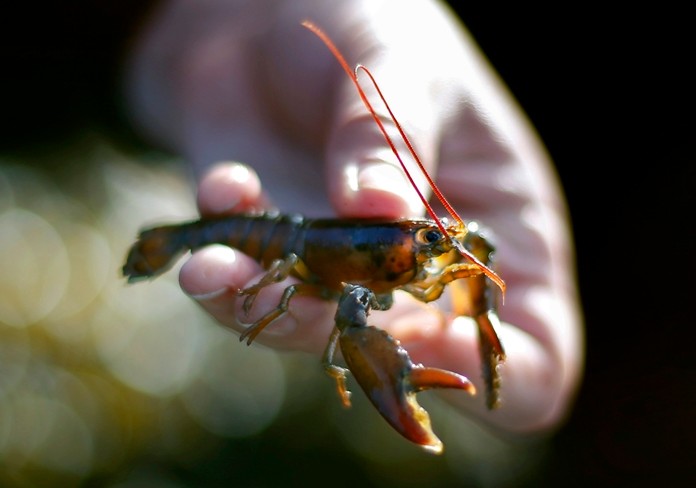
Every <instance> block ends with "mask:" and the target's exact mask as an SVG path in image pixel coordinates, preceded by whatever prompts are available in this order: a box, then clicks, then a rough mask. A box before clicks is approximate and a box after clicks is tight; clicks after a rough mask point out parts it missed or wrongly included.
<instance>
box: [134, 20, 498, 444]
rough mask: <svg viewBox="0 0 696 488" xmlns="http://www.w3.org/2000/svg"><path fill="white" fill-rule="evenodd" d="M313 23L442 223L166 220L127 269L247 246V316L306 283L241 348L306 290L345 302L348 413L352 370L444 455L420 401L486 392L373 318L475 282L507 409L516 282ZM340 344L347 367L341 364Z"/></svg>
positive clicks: (472, 288) (488, 363)
mask: <svg viewBox="0 0 696 488" xmlns="http://www.w3.org/2000/svg"><path fill="white" fill-rule="evenodd" d="M303 25H304V26H305V27H306V28H308V29H309V30H311V31H312V32H313V33H314V34H316V35H317V36H318V37H319V38H320V39H321V40H322V41H323V42H324V44H325V45H326V46H327V47H328V49H329V50H330V51H331V53H332V54H333V55H334V57H335V58H336V59H337V60H338V62H339V63H340V64H341V66H342V68H343V70H344V71H345V72H346V73H347V74H348V76H350V77H351V79H352V81H353V83H354V84H355V86H356V88H357V91H358V94H359V95H360V97H361V98H362V100H363V102H364V104H365V106H366V108H367V109H368V111H369V112H370V114H371V115H372V117H373V119H374V120H375V122H376V124H377V126H378V127H379V129H380V131H381V133H382V135H383V136H384V138H385V141H386V142H387V144H388V145H389V146H390V147H391V149H392V151H393V152H394V154H395V156H396V158H397V159H398V160H399V162H400V163H401V166H402V168H403V170H404V172H405V174H406V175H407V177H408V179H409V180H410V181H411V183H412V185H413V187H414V189H415V191H416V192H417V193H418V195H419V197H420V199H421V201H422V202H423V204H424V206H425V208H426V210H427V211H428V213H429V214H430V216H431V217H432V219H425V218H418V219H400V220H387V219H379V218H370V219H356V218H353V219H345V218H344V219H309V218H305V217H303V216H300V215H285V214H280V213H274V212H263V213H247V214H237V215H231V216H226V217H220V218H206V219H200V220H195V221H190V222H184V223H178V224H170V225H160V226H155V227H152V228H148V229H145V230H142V231H141V233H140V235H139V237H138V239H137V241H136V242H135V243H134V244H133V245H132V247H131V248H130V250H129V252H128V255H127V258H126V262H125V264H124V266H123V269H122V271H123V274H124V276H125V277H127V279H128V282H129V283H132V282H135V281H139V280H142V279H148V278H153V277H155V276H157V275H159V274H161V273H163V272H165V271H167V270H168V269H169V268H170V267H171V266H172V265H173V264H174V263H175V261H176V260H177V259H178V258H179V257H180V256H181V255H182V254H183V253H185V252H187V251H195V250H197V249H200V248H202V247H204V246H207V245H210V244H224V245H228V246H231V247H234V248H237V249H239V250H241V251H242V252H244V253H246V254H248V255H250V256H251V257H253V258H254V259H257V260H258V261H259V262H260V263H261V264H262V265H263V266H264V267H265V269H266V270H267V272H266V274H265V275H264V276H263V277H262V278H261V279H260V280H259V281H258V282H257V283H255V284H253V285H251V286H249V287H247V288H245V289H242V290H239V291H238V296H240V297H243V300H244V301H243V310H244V312H245V313H247V314H248V313H249V312H250V310H251V308H252V306H253V303H254V300H255V298H256V296H257V295H258V293H259V292H260V291H261V290H262V289H264V288H265V287H267V286H269V285H271V284H273V283H278V282H280V281H282V280H284V279H285V278H287V277H289V276H293V277H295V278H298V279H299V283H296V284H291V285H289V286H288V287H286V288H285V290H284V292H283V294H282V297H281V299H280V301H279V303H278V305H277V306H276V308H274V309H272V310H270V311H268V312H267V313H265V314H264V315H263V316H262V317H261V318H259V319H258V320H256V321H255V322H254V323H252V324H250V325H249V326H248V327H247V328H246V329H245V330H244V331H243V332H242V333H241V334H240V341H246V342H247V344H248V345H249V344H251V343H252V342H253V341H254V339H255V338H256V337H257V336H258V335H259V334H260V333H261V332H262V331H263V330H264V328H265V327H267V326H268V325H269V324H271V323H273V321H274V320H276V319H277V318H279V317H280V316H282V315H283V314H284V313H286V312H287V311H288V309H289V306H290V302H291V300H292V298H293V297H295V296H297V295H309V296H315V297H320V298H322V299H326V300H335V301H336V302H337V303H338V305H337V309H336V314H335V326H334V328H333V330H332V332H331V335H330V337H329V340H328V345H327V347H326V349H325V352H324V354H323V357H322V364H323V367H324V370H325V371H326V373H327V374H328V375H329V376H330V377H331V378H333V379H334V381H335V383H336V389H337V391H338V394H339V397H340V399H341V401H342V403H343V404H344V405H345V406H346V407H349V406H350V404H351V403H350V391H349V390H348V388H347V385H346V382H347V375H348V373H351V374H352V375H353V376H354V377H355V379H356V381H357V382H358V384H359V385H360V387H361V388H362V390H363V391H364V392H365V394H366V396H367V397H368V398H369V400H370V401H371V403H372V404H373V405H374V406H375V408H376V409H377V410H378V412H379V413H380V414H381V415H382V416H383V417H384V418H385V420H386V421H387V422H388V423H389V424H390V425H391V426H392V427H393V428H394V429H395V430H396V431H397V432H399V433H400V434H401V435H402V436H404V437H405V438H406V439H408V440H410V441H411V442H413V443H415V444H417V445H419V446H422V447H423V448H424V449H426V450H427V451H429V452H432V453H441V452H442V451H443V444H442V442H441V441H440V439H439V438H438V437H437V436H436V435H435V433H434V432H433V430H432V426H431V422H430V417H429V415H428V412H427V411H426V410H425V409H423V408H422V407H421V406H420V405H419V404H418V402H417V399H416V394H417V393H418V392H420V391H422V390H425V389H430V388H451V389H459V390H464V391H465V392H467V393H469V394H471V395H474V394H476V388H475V387H474V384H473V383H472V382H471V381H470V380H469V379H468V378H466V377H464V376H463V375H460V374H458V373H455V372H452V371H447V370H443V369H438V368H432V367H426V366H423V365H421V364H415V363H414V362H413V361H412V360H411V358H410V356H409V354H408V352H407V351H406V350H405V349H404V348H403V347H402V346H401V344H400V342H399V341H398V340H397V339H395V338H394V337H392V336H391V335H389V334H388V333H387V332H385V331H384V330H381V329H378V328H376V327H374V326H370V325H369V324H368V323H367V317H368V315H369V314H370V312H371V311H372V310H386V309H388V308H390V307H391V305H392V303H393V292H394V291H396V290H403V291H406V292H408V293H409V294H411V295H412V296H414V297H415V298H417V299H418V300H421V301H423V302H432V301H434V300H437V299H438V298H440V296H441V295H442V293H443V292H444V290H445V288H446V287H447V286H448V285H449V284H451V283H453V282H456V283H458V284H459V283H464V284H465V286H464V287H461V286H460V287H457V288H456V289H455V296H456V298H457V300H455V312H456V313H458V314H461V315H468V316H470V317H472V318H473V319H474V320H475V322H476V324H477V328H478V333H479V350H480V356H481V363H482V375H483V379H484V384H485V387H486V391H487V396H486V404H487V406H488V408H489V409H494V408H497V407H498V406H499V405H500V373H499V371H498V369H499V366H500V365H501V364H502V363H503V362H504V360H505V352H504V350H503V346H502V344H501V342H500V340H499V338H498V335H497V333H496V328H497V327H498V325H499V321H498V317H497V313H496V303H497V299H496V295H497V294H496V293H495V291H496V289H495V286H497V287H498V288H500V290H501V291H502V292H503V295H504V292H505V283H504V281H503V280H502V279H501V278H500V277H499V276H498V275H497V274H496V273H495V271H493V269H492V267H491V266H492V255H493V253H494V248H493V246H492V245H491V244H490V243H489V241H488V240H487V239H486V238H485V237H484V236H483V234H482V232H481V231H480V230H479V227H478V224H477V223H476V222H469V223H468V224H465V223H464V221H463V220H462V219H461V218H460V217H459V216H458V215H457V213H456V211H455V210H454V209H453V208H452V207H451V205H450V204H449V203H448V202H447V200H446V199H445V197H444V196H443V195H442V194H441V193H440V191H439V189H438V188H437V186H436V185H435V183H434V182H433V181H432V179H431V178H430V176H429V175H428V173H427V171H426V170H425V167H424V166H423V164H422V162H421V161H420V159H419V157H418V155H417V153H416V152H415V150H414V149H413V146H412V145H411V143H410V141H409V140H408V137H407V136H406V134H405V132H404V131H403V129H402V128H401V125H400V124H399V122H398V120H397V119H396V117H395V116H394V114H393V113H392V111H391V108H390V107H389V105H388V103H387V101H386V99H385V97H384V96H383V94H382V92H381V91H380V89H379V86H378V85H377V82H376V81H375V79H374V78H373V76H372V74H371V73H370V71H369V70H368V69H367V68H366V67H364V66H362V65H357V66H356V68H355V70H354V71H352V70H351V69H350V67H349V66H348V64H347V62H346V60H345V59H344V57H343V55H342V54H341V53H340V51H339V50H338V48H337V47H336V46H335V45H334V44H333V42H332V41H331V39H330V38H329V37H328V36H327V35H326V34H325V33H324V32H323V31H321V30H320V29H319V28H318V27H316V26H315V25H314V24H312V23H311V22H309V21H305V22H303ZM360 71H362V72H364V73H366V74H367V76H368V77H369V79H370V80H371V82H372V84H373V86H374V87H375V89H376V92H377V94H378V95H379V97H380V99H381V100H382V102H383V104H384V106H385V108H386V109H387V111H388V112H389V114H390V117H391V119H392V121H393V123H394V125H395V127H396V128H397V130H398V131H399V133H400V135H401V137H402V138H403V140H404V142H405V144H406V147H407V148H408V150H409V152H410V153H411V155H412V156H413V159H414V160H415V162H416V163H417V165H418V167H419V168H420V170H421V171H422V172H423V174H424V175H425V177H426V179H427V180H428V182H429V184H430V186H431V188H432V189H433V193H434V194H435V195H436V196H437V198H438V199H439V200H440V202H441V203H442V205H443V206H444V207H445V209H446V210H447V211H448V212H449V214H450V215H451V217H452V218H453V221H450V220H449V219H446V218H443V219H440V218H438V216H437V215H436V213H435V211H434V210H433V208H432V207H431V206H430V204H429V203H428V201H427V199H426V198H425V197H424V196H423V194H422V193H421V192H420V190H419V189H418V188H417V186H416V185H415V183H414V181H413V179H412V177H411V175H410V173H409V172H408V169H407V167H406V165H405V163H404V162H403V160H402V158H401V156H400V154H399V152H398V151H397V149H396V146H395V144H394V143H393V141H392V139H391V137H390V136H389V135H388V133H387V131H386V129H385V127H384V125H383V123H382V121H381V120H380V118H379V117H378V115H377V112H376V111H375V109H374V108H373V106H372V104H371V102H370V101H369V100H368V98H367V96H366V95H365V92H364V91H363V89H362V87H361V85H360V82H359V80H358V76H357V75H358V72H360ZM494 285H495V286H494ZM337 349H340V352H341V355H342V357H343V360H344V362H345V364H346V366H347V368H344V367H341V366H338V364H336V362H335V356H336V351H337Z"/></svg>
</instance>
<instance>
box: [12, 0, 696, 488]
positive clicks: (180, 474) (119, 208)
mask: <svg viewBox="0 0 696 488" xmlns="http://www.w3.org/2000/svg"><path fill="white" fill-rule="evenodd" d="M44 3H45V4H44ZM455 3H457V5H454V4H455ZM479 3H480V2H479ZM155 4H156V2H141V1H135V0H127V1H119V2H116V1H113V2H109V1H104V2H88V1H86V0H78V1H68V2H62V3H60V4H55V3H53V2H43V3H42V2H38V3H34V4H32V5H30V6H27V5H26V4H24V6H18V8H19V9H20V10H18V11H16V12H15V13H13V14H6V15H5V19H6V24H8V25H7V26H6V28H4V29H3V30H2V32H1V33H0V35H1V36H2V38H1V41H2V42H0V61H1V62H2V75H1V76H0V100H2V104H1V105H0V107H1V108H2V112H1V114H2V118H3V120H4V123H3V129H2V131H0V486H3V487H4V486H7V487H33V486H66V487H71V486H75V487H77V486H86V487H91V486H94V487H96V486H100V487H101V486H106V487H119V488H126V487H128V488H130V487H141V486H148V487H166V488H169V487H172V488H177V487H189V486H203V487H212V486H254V487H264V486H307V485H310V484H317V483H326V484H331V485H332V486H336V487H343V486H346V487H348V486H351V487H352V486H356V485H359V486H380V487H389V486H402V487H403V486H470V487H517V486H520V487H526V486H530V487H531V486H542V487H543V486H558V485H561V484H562V485H563V486H578V487H581V486H582V487H585V486H588V485H590V484H591V483H592V484H594V485H595V486H603V485H609V486H654V485H656V484H660V483H661V484H666V485H667V486H693V483H694V482H696V476H695V475H694V472H693V469H692V468H689V464H690V462H691V458H692V457H693V453H694V452H696V442H695V441H694V439H695V438H696V420H695V416H694V412H696V386H694V385H696V368H695V367H694V362H693V360H691V355H692V351H691V348H692V347H693V340H692V338H693V332H692V330H693V328H694V325H696V321H695V319H694V316H693V302H691V301H690V300H693V297H694V292H695V291H696V290H695V287H694V280H693V279H691V277H692V276H693V273H694V272H695V271H696V266H695V264H696V263H695V260H694V250H695V249H696V247H695V246H694V244H695V242H694V217H693V212H694V209H696V205H695V204H694V203H695V202H694V192H695V190H696V185H695V183H696V158H695V157H694V156H695V151H694V143H693V129H694V126H693V120H692V119H693V115H692V113H690V112H689V111H688V110H689V109H690V108H691V106H689V105H688V103H687V101H688V100H690V98H691V97H690V96H688V95H690V93H689V92H690V91H691V90H692V89H693V86H694V85H693V80H692V79H690V76H691V75H689V74H687V70H686V66H687V65H688V64H690V63H689V62H687V61H690V60H692V57H693V56H692V53H691V51H692V50H693V36H692V34H689V35H687V32H689V31H688V30H687V29H688V28H689V26H687V25H686V24H687V22H686V21H685V20H684V19H686V18H688V17H687V16H686V15H685V14H684V13H682V12H676V11H669V10H668V9H667V8H665V9H663V11H662V12H658V13H656V12H640V11H634V12H630V13H627V12H620V13H611V12H607V11H606V9H599V8H596V9H595V8H591V7H590V6H587V5H585V6H584V7H583V9H582V10H580V9H575V10H573V9H572V8H570V7H568V8H564V9H563V10H564V11H565V13H561V12H560V11H555V10H546V9H545V10H533V9H526V10H521V11H519V12H510V11H507V12H501V8H500V6H498V5H479V4H476V5H466V6H465V7H463V6H461V7H460V6H458V2H452V5H453V6H454V8H455V9H457V11H458V13H459V14H460V16H461V18H462V19H463V21H464V23H465V24H466V25H467V27H468V28H469V29H470V30H471V32H472V33H473V35H474V37H475V38H476V39H477V40H478V42H479V44H480V45H481V47H482V49H483V51H484V52H485V54H486V55H487V56H488V57H489V59H490V60H491V62H492V64H493V65H494V66H495V68H496V69H497V70H498V72H499V73H500V74H501V76H502V78H503V79H504V80H505V82H506V83H507V84H508V86H509V87H510V89H511V91H512V92H513V94H514V95H515V96H516V97H517V99H518V100H519V102H520V103H521V105H522V106H523V107H524V109H525V110H526V111H527V113H528V115H529V116H530V118H531V119H532V121H533V122H534V124H535V125H536V127H537V129H538V131H539V132H540V134H541V136H542V138H543V140H544V141H545V143H546V145H547V147H548V149H549V152H550V153H551V155H552V157H553V158H554V160H555V162H556V164H557V168H558V172H559V175H560V177H561V180H562V182H563V185H564V187H565V190H566V192H567V197H568V201H569V204H570V209H571V214H572V218H573V223H574V232H575V238H576V245H577V253H578V256H577V259H578V270H579V280H580V286H581V293H582V299H583V306H584V310H585V314H586V323H587V365H586V372H585V379H584V381H583V384H582V388H581V390H580V393H579V397H578V400H577V403H576V405H575V408H574V410H573V412H572V414H571V415H570V417H569V418H568V420H567V422H565V423H564V424H563V425H562V426H561V427H560V429H559V430H558V431H557V432H555V433H554V434H553V435H552V436H550V437H549V438H546V439H537V440H519V441H510V440H502V439H498V438H496V437H494V436H492V435H491V434H489V433H487V432H486V431H484V430H482V429H480V428H479V427H478V426H477V425H476V424H473V423H468V422H466V421H462V420H461V419H460V418H456V419H455V418H452V417H450V415H451V413H449V412H448V411H447V409H445V408H443V406H442V405H440V404H439V403H438V402H437V399H436V398H435V397H434V396H431V397H428V396H427V395H424V398H423V399H422V403H423V404H424V405H425V406H426V408H427V409H428V410H429V411H430V413H431V416H432V418H433V422H434V423H435V430H436V431H437V432H438V434H441V436H442V439H443V441H444V442H445V445H446V446H447V449H446V452H445V454H444V455H443V456H439V457H435V456H430V455H425V454H423V453H422V452H421V451H420V450H419V449H418V448H415V447H413V446H411V445H407V443H405V442H404V441H402V439H401V438H397V437H398V436H397V435H396V434H395V433H393V432H392V431H391V430H390V429H389V428H388V427H387V426H386V424H384V422H383V421H382V419H381V418H378V417H377V416H376V415H375V413H374V412H373V411H372V410H371V408H370V407H369V406H368V405H366V404H365V400H364V398H363V396H362V395H361V394H356V395H354V403H355V404H354V407H353V409H352V410H351V411H348V412H346V411H345V410H344V409H343V408H342V407H341V405H340V404H339V402H338V401H337V398H336V396H335V391H334V389H333V387H332V386H331V385H330V384H329V381H328V380H327V379H326V377H325V375H324V373H323V371H322V370H321V367H320V365H319V361H318V358H316V357H309V356H306V355H302V354H290V353H275V352H272V351H269V350H267V349H264V348H262V347H250V348H246V347H242V345H240V344H239V342H238V340H237V338H236V336H234V335H233V334H230V333H228V332H226V331H224V330H222V329H221V328H219V327H218V326H217V325H216V324H215V323H213V322H212V321H211V320H210V319H208V318H207V317H206V316H205V315H204V314H203V313H202V312H200V311H199V310H198V309H197V308H196V307H195V306H194V304H192V303H191V302H190V301H189V300H188V299H186V298H185V297H184V296H183V294H182V293H181V291H180V290H179V288H178V284H177V281H176V279H177V273H176V272H172V273H169V274H167V275H165V276H163V277H161V278H159V279H158V280H157V281H156V282H154V283H152V284H140V285H138V286H137V287H127V286H125V283H124V281H123V280H122V279H121V278H120V276H119V269H120V266H121V265H122V260H123V258H124V254H125V251H126V249H127V248H128V246H129V244H130V243H131V242H132V240H133V238H134V236H135V235H136V233H137V230H138V229H139V228H140V227H142V226H143V225H144V224H145V223H151V222H155V221H157V220H158V219H160V218H161V217H162V216H163V215H166V216H168V217H176V216H180V217H181V218H190V217H191V216H193V215H195V206H194V195H193V185H192V184H191V181H190V179H189V175H188V174H187V171H186V166H185V164H184V162H183V161H181V160H179V159H178V158H177V157H176V156H175V155H171V154H166V153H163V152H161V151H160V150H158V149H157V148H154V147H151V146H149V145H148V144H147V142H146V141H144V140H142V139H140V138H139V136H138V135H137V134H135V133H133V132H132V131H131V128H130V124H129V121H128V119H127V117H126V115H125V111H124V107H123V99H122V95H121V93H120V86H119V80H120V72H119V69H120V61H121V56H122V55H123V53H124V52H125V50H126V49H127V46H128V42H129V40H130V39H131V37H132V34H133V33H134V32H135V31H136V29H137V27H138V24H139V22H140V21H141V20H142V19H143V18H144V15H145V14H146V13H147V11H148V9H149V8H151V6H152V5H155ZM503 14H504V15H503ZM687 53H691V54H689V55H687ZM689 303H692V305H689Z"/></svg>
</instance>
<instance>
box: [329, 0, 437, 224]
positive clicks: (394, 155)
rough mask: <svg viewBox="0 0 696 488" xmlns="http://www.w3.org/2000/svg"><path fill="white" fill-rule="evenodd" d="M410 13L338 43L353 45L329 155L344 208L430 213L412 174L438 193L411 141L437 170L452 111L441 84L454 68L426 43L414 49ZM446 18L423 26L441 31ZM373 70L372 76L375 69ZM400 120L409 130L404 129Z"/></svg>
mask: <svg viewBox="0 0 696 488" xmlns="http://www.w3.org/2000/svg"><path fill="white" fill-rule="evenodd" d="M418 12H419V9H418V8H415V9H405V11H404V15H406V17H409V16H411V15H413V16H414V18H411V19H409V20H412V21H414V20H415V15H416V14H417V13H418ZM403 20H404V18H403V17H401V18H400V19H399V20H398V21H392V20H385V26H383V29H384V31H382V30H381V29H380V31H379V32H373V33H372V34H373V35H372V36H370V35H362V36H361V37H356V38H353V39H350V38H349V39H342V43H341V44H340V45H338V48H339V49H342V48H343V49H344V50H345V58H346V63H347V64H348V66H347V67H346V66H345V65H343V68H344V70H343V71H342V72H341V71H340V70H337V73H336V80H334V81H333V82H332V83H333V84H335V85H337V86H338V87H339V89H338V90H336V92H335V96H334V99H333V111H332V114H333V120H332V122H331V126H330V130H329V134H328V143H327V156H326V159H327V162H328V183H329V188H330V190H331V198H332V203H333V205H334V206H335V208H336V209H337V211H338V213H339V214H341V215H350V216H356V217H369V216H383V217H403V216H408V215H410V216H413V215H418V214H422V213H423V207H424V205H423V203H422V201H421V199H420V197H419V195H418V193H417V191H416V190H415V189H414V188H413V184H412V183H411V181H410V179H412V180H413V181H414V182H415V185H416V186H417V187H418V189H419V190H420V191H421V192H422V193H423V195H424V196H426V197H427V196H428V195H429V193H430V188H429V187H428V186H427V184H426V178H425V176H424V175H423V173H422V171H421V170H420V169H419V168H418V166H417V165H415V164H414V162H413V158H412V156H413V155H412V154H411V152H410V151H409V147H408V146H409V145H410V146H411V147H412V148H413V149H415V153H416V154H417V155H419V158H420V160H421V161H422V162H423V164H424V165H425V167H426V168H427V170H428V171H429V172H434V171H435V168H436V159H437V158H436V157H437V146H438V141H439V137H440V135H439V133H440V128H441V123H442V120H443V116H444V114H445V111H444V110H443V104H442V103H441V102H442V99H441V93H442V90H439V91H438V87H439V85H441V84H443V83H442V82H443V81H445V79H444V78H445V77H446V76H447V75H448V73H447V71H443V70H442V69H440V68H441V66H442V63H439V65H438V64H436V65H433V63H432V62H431V60H430V58H432V56H430V57H428V55H427V53H425V52H424V51H423V50H422V49H413V48H414V47H415V46H414V45H413V36H412V35H410V34H409V23H408V22H403ZM440 20H441V18H440V17H435V18H434V19H433V21H431V22H428V23H427V25H425V26H423V28H424V29H426V30H427V31H428V32H430V30H433V31H434V32H433V33H434V34H436V31H437V29H438V28H439V26H440ZM392 22H393V25H386V24H390V23H392ZM381 27H382V26H381ZM358 31H360V30H358ZM360 32H361V34H365V33H364V31H360ZM426 35H427V34H426ZM337 44H339V43H337ZM434 44H436V43H434ZM358 62H359V63H360V64H361V65H364V66H366V67H367V70H368V71H367V72H366V71H365V70H362V69H361V70H358V78H357V85H358V86H356V83H355V81H356V79H355V77H354V75H352V73H350V72H349V69H346V68H350V67H351V66H353V65H355V64H356V63H358ZM338 63H339V62H338V61H337V63H336V64H338ZM414 66H416V67H417V69H415V70H414V69H413V67H414ZM370 73H371V74H372V76H368V74H370ZM373 80H374V81H375V82H376V83H377V84H378V85H379V89H377V87H376V86H375V85H374V84H373ZM439 88H441V87H439ZM379 92H381V93H382V95H383V96H384V99H382V97H381V96H380V95H379ZM359 93H361V94H364V97H363V96H361V95H360V94H359ZM365 100H367V102H365ZM387 104H388V105H387ZM375 118H377V119H378V120H379V121H381V122H382V124H381V125H383V128H380V124H379V123H378V122H377V121H376V120H374V119H375ZM397 120H398V123H397ZM399 125H400V126H401V128H402V129H403V132H402V131H399V130H398V126H399ZM402 134H406V137H408V140H409V142H410V144H409V143H407V141H406V140H404V139H403V138H402ZM403 164H405V165H406V166H407V168H406V170H407V171H408V172H409V173H410V178H409V177H407V175H406V174H405V169H404V167H403Z"/></svg>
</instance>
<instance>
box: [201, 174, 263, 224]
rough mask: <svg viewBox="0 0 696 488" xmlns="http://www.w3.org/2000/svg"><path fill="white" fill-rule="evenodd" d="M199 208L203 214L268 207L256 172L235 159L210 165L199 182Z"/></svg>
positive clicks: (216, 214)
mask: <svg viewBox="0 0 696 488" xmlns="http://www.w3.org/2000/svg"><path fill="white" fill-rule="evenodd" d="M197 205H198V209H199V211H200V213H201V215H202V216H203V217H211V216H220V215H231V214H234V213H240V212H248V211H252V210H257V211H258V210H262V209H267V208H268V207H269V206H270V202H269V199H268V197H267V196H266V195H265V194H264V192H263V191H262V189H261V182H260V181H259V177H258V175H257V174H256V172H255V171H254V170H253V169H251V168H250V167H248V166H246V165H244V164H241V163H236V162H231V161H230V162H220V163H217V164H216V165H214V166H213V167H211V168H210V169H209V170H208V171H207V172H206V173H205V174H204V176H203V178H202V179H201V181H200V183H199V184H198V196H197Z"/></svg>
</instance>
